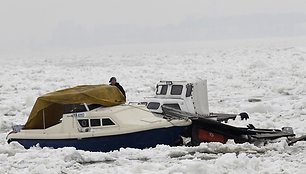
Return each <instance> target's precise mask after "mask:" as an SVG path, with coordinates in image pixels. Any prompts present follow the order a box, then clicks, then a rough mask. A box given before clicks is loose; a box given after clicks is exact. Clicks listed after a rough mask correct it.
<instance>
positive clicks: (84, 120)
mask: <svg viewBox="0 0 306 174" xmlns="http://www.w3.org/2000/svg"><path fill="white" fill-rule="evenodd" d="M78 122H79V124H80V125H81V126H82V127H89V122H88V119H80V120H78Z"/></svg>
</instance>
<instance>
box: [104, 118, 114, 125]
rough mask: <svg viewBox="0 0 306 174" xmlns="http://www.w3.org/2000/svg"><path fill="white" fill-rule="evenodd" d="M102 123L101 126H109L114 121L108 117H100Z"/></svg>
mask: <svg viewBox="0 0 306 174" xmlns="http://www.w3.org/2000/svg"><path fill="white" fill-rule="evenodd" d="M102 125H103V126H111V125H115V123H114V122H113V121H112V120H111V119H109V118H103V119H102Z"/></svg>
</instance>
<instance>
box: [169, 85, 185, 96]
mask: <svg viewBox="0 0 306 174" xmlns="http://www.w3.org/2000/svg"><path fill="white" fill-rule="evenodd" d="M173 87H180V94H178V93H174V92H176V91H174V92H173ZM183 88H184V86H183V85H172V86H171V91H170V95H182V92H183Z"/></svg>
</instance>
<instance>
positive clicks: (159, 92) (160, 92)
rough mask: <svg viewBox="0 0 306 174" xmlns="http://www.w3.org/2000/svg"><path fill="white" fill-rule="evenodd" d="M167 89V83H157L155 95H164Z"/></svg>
mask: <svg viewBox="0 0 306 174" xmlns="http://www.w3.org/2000/svg"><path fill="white" fill-rule="evenodd" d="M167 90H168V85H157V91H156V95H166V94H167Z"/></svg>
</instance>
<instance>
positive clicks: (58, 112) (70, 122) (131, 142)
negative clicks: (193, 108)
mask: <svg viewBox="0 0 306 174" xmlns="http://www.w3.org/2000/svg"><path fill="white" fill-rule="evenodd" d="M124 103H125V98H124V96H123V95H122V93H121V92H120V91H119V90H118V89H117V88H116V87H114V86H110V85H83V86H77V87H73V88H68V89H64V90H60V91H55V92H51V93H48V94H46V95H43V96H41V97H39V98H38V99H37V101H36V103H35V105H34V107H33V109H32V112H31V113H30V116H29V118H28V121H27V122H26V124H25V125H24V126H21V127H20V126H16V127H15V129H14V130H13V131H12V132H11V133H9V134H8V136H7V140H8V142H9V143H10V142H13V141H17V142H18V143H20V144H21V145H23V146H24V147H25V148H30V147H32V146H36V145H39V146H40V147H52V148H60V147H75V148H76V149H81V150H87V151H103V152H108V151H112V150H118V149H120V148H126V147H131V148H140V149H143V148H148V147H155V146H156V145H157V144H165V145H175V144H176V143H177V142H178V141H180V139H181V136H180V135H181V133H182V132H183V131H184V130H185V129H186V128H188V127H189V126H190V125H191V120H189V119H173V118H171V119H170V118H164V117H162V116H161V115H158V114H154V113H152V112H150V111H149V110H148V109H147V108H146V107H145V106H141V105H139V106H138V105H137V106H135V105H127V104H124Z"/></svg>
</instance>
